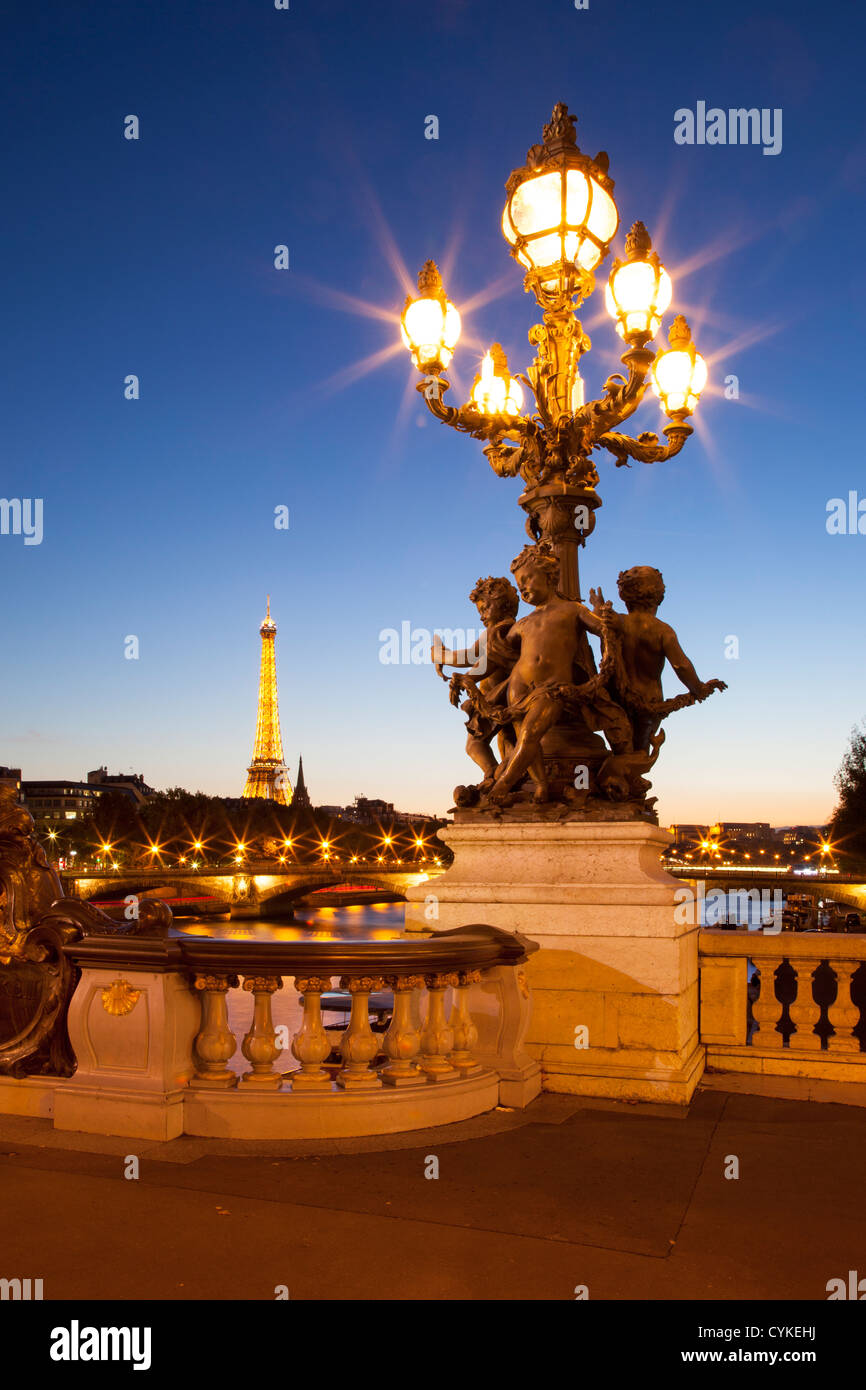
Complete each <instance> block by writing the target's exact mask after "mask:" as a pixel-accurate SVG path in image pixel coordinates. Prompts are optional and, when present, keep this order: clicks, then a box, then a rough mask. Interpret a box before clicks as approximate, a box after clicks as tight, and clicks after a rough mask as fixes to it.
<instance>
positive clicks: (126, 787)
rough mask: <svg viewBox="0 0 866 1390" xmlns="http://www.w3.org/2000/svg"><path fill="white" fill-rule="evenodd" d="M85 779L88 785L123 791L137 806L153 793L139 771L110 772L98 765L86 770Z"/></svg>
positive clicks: (110, 790) (108, 790)
mask: <svg viewBox="0 0 866 1390" xmlns="http://www.w3.org/2000/svg"><path fill="white" fill-rule="evenodd" d="M87 781H88V784H89V785H90V786H97V787H103V788H104V789H105V790H106V791H107V792H125V793H126V795H127V796H130V797H132V800H133V801H134V802H135V803H136V804H137V805H138V806H141V805H142V804H143V803H144V802H145V801H147V798H148V797H149V796H153V794H154V792H153V787H149V786H148V785H147V783H146V782H145V780H144V774H143V773H141V772H138V773H132V772H111V773H110V772H109V771H108V769H107V768H104V767H98V768H96V770H95V771H94V772H88V774H87Z"/></svg>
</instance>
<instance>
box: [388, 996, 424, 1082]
mask: <svg viewBox="0 0 866 1390" xmlns="http://www.w3.org/2000/svg"><path fill="white" fill-rule="evenodd" d="M387 984H388V988H389V989H392V990H393V991H394V1012H393V1014H392V1015H391V1026H390V1027H389V1029H388V1031H387V1033H386V1034H385V1037H384V1038H383V1040H382V1051H383V1052H384V1053H385V1056H386V1057H387V1058H388V1062H387V1065H386V1066H384V1067H382V1068H381V1069H380V1071H379V1075H380V1077H381V1078H382V1080H383V1081H384V1083H385V1085H386V1086H426V1085H427V1078H426V1076H425V1075H424V1073H423V1072H422V1071H420V1070H419V1067H418V1064H417V1062H416V1061H415V1058H416V1057H417V1056H418V1052H419V1051H420V1048H421V1032H420V1030H419V1029H418V1028H416V1027H415V1024H414V1021H413V1017H412V1003H413V998H414V993H415V990H416V989H423V987H424V976H423V975H392V976H390V978H389V979H388V981H387Z"/></svg>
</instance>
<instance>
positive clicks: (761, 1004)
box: [752, 956, 784, 1048]
mask: <svg viewBox="0 0 866 1390" xmlns="http://www.w3.org/2000/svg"><path fill="white" fill-rule="evenodd" d="M781 964H782V957H781V956H761V957H760V965H759V967H758V968H759V970H760V972H761V983H760V992H759V994H758V997H757V999H756V1000H755V1002H754V1004H753V1005H752V1018H753V1019H754V1020H755V1022H756V1023H757V1025H758V1027H757V1028H756V1030H755V1032H754V1033H753V1034H752V1047H765V1048H767V1047H773V1048H776V1047H781V1046H782V1045H783V1043H784V1039H783V1037H782V1034H781V1033H777V1032H776V1024H777V1023H778V1022H779V1019H780V1018H781V1017H782V1003H781V1000H779V999H777V998H776V983H775V981H776V970H777V968H778V966H780V965H781Z"/></svg>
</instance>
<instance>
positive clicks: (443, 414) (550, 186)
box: [400, 103, 707, 599]
mask: <svg viewBox="0 0 866 1390" xmlns="http://www.w3.org/2000/svg"><path fill="white" fill-rule="evenodd" d="M575 124H576V122H575V118H574V116H572V115H570V114H569V111H568V108H567V107H566V106H564V105H563V104H562V103H560V104H558V105H557V106H556V107H554V111H553V116H552V118H551V120H550V121H549V122H548V124H547V125H546V126H545V127H544V137H543V141H542V143H541V144H537V145H533V146H532V147H531V149H530V150H529V152H528V154H527V156H526V163H525V164H524V165H523V166H522V167H521V168H519V169H516V170H515V171H514V172H513V173H512V174H511V176H510V178H509V179H508V181H507V183H506V185H505V187H506V193H507V198H506V203H505V208H504V211H503V213H502V231H503V234H504V236H505V239H506V241H507V242H508V244H509V247H510V250H511V255H512V256H513V257H514V259H515V260H517V261H518V262H519V264H520V265H522V266H523V267H524V269H525V271H526V274H525V277H524V289H526V290H527V291H528V292H530V293H532V294H533V295H534V297H535V299H536V301H537V302H538V304H539V306H540V307H541V309H542V311H543V321H542V322H541V323H539V324H536V325H535V326H534V327H533V328H532V329H530V333H529V340H530V342H531V343H532V344H533V345H534V346H535V347H536V350H537V351H536V357H535V360H534V361H533V363H532V364H531V365H530V367H529V368H528V370H527V372H526V374H525V375H512V373H511V372H510V371H509V369H508V363H507V361H506V358H505V353H504V352H503V350H502V348H501V346H500V345H499V344H494V345H493V347H491V349H490V351H489V352H488V353H487V354H486V356H485V357H484V359H483V361H482V364H481V370H480V372H479V373H478V375H477V377H476V379H475V382H474V384H473V388H472V393H471V398H470V400H469V401H468V402H467V404H466V405H463V406H459V407H458V406H449V405H446V404H445V401H444V396H445V393H446V392H447V391H449V390H450V389H451V388H450V383H449V382H448V380H447V379H446V377H445V376H444V375H443V373H444V371H445V369H446V368H447V367H448V365H449V363H450V361H451V358H452V356H453V353H454V349H455V347H456V344H457V340H458V337H459V328H460V315H459V313H458V312H457V310H456V308H455V307H454V305H453V304H452V303H451V301H450V300H449V299H448V298H447V296H446V294H445V290H444V287H443V285H442V279H441V276H440V275H439V272H438V270H437V269H436V266H435V265H434V264H433V262H432V261H427V262H426V263H425V265H424V268H423V270H422V272H421V275H420V276H419V279H418V288H419V297H418V298H415V299H413V298H411V297H410V298H409V299H408V300H407V303H406V307H405V309H404V311H403V316H402V319H401V324H400V327H401V332H402V335H403V341H404V343H405V344H406V346H407V347H408V348H409V350H410V352H411V355H412V361H413V362H414V364H415V366H416V367H417V368H418V370H419V371H420V372H421V373H422V375H423V376H424V380H423V381H421V382H419V384H418V390H419V391H421V392H422V393H423V395H424V400H425V403H426V405H427V408H428V409H429V410H430V411H431V413H432V414H433V415H435V416H436V417H437V419H439V420H441V421H442V422H443V423H444V424H447V425H450V426H451V427H452V428H453V429H457V430H460V431H461V432H462V433H464V434H469V435H471V436H472V437H473V438H475V439H481V440H484V441H485V449H484V453H485V455H486V456H487V460H488V462H489V463H490V466H491V467H492V468H493V470H494V472H495V473H496V474H498V476H499V477H503V478H513V477H516V476H518V475H519V476H520V477H521V478H522V479H523V482H524V484H525V490H524V492H523V494H522V496H521V497H520V499H519V500H520V505H521V507H522V508H523V509H524V511H525V512H526V513H527V515H528V518H529V519H528V522H527V528H528V529H529V531H530V533H531V534H532V535H533V536H534V537H535V539H536V540H539V541H540V540H544V541H549V542H550V544H551V545H552V546H553V549H554V551H555V553H556V555H557V558H558V559H559V564H560V577H559V592H560V593H561V594H562V595H563V596H564V597H565V598H570V599H579V598H580V584H579V579H578V564H577V555H578V548H579V547H580V546H582V545H584V544H585V542H586V539H587V537H588V536H589V535H590V534H591V532H592V530H593V528H594V526H595V512H596V511H597V509H598V508H599V507H600V506H601V498H600V496H599V494H598V492H597V491H596V487H597V485H598V482H599V475H598V470H597V468H596V466H595V463H594V461H593V459H592V457H591V455H592V454H593V452H594V451H595V450H597V449H600V448H601V449H606V450H607V451H608V452H609V453H611V454H612V455H613V456H614V458H615V459H616V463H617V466H619V465H622V464H625V463H627V462H628V461H629V459H638V460H640V461H641V462H643V463H658V462H661V461H662V460H665V459H669V458H672V457H673V456H674V455H675V454H678V453H679V452H680V450H681V449H682V447H683V445H684V444H685V442H686V440H687V439H688V437H689V436H690V435H691V434H692V432H693V431H692V426H691V425H690V424H688V423H687V419H686V417H687V416H688V415H690V414H691V413H692V412H693V411H694V409H695V407H696V405H697V402H698V398H699V397H700V394H701V391H702V390H703V388H704V386H705V385H706V382H707V366H706V362H705V361H704V359H703V357H702V356H701V355H700V353H699V352H698V351H697V349H696V348H695V346H694V344H693V343H692V341H691V333H690V331H689V328H688V325H687V324H686V321H685V319H683V318H682V317H681V316H679V317H677V318H676V319H675V320H674V324H673V327H672V329H671V333H670V335H669V337H670V348H669V349H664V350H663V351H659V352H658V353H656V352H655V351H654V350H653V349H652V348H651V347H649V346H648V344H649V343H650V341H651V339H652V338H653V337H654V336H655V334H656V333H657V332H658V330H659V328H660V327H661V321H662V315H663V314H664V312H665V310H666V309H667V308H668V305H669V304H670V302H671V298H672V294H673V286H672V283H671V277H670V275H669V274H668V272H667V271H666V270H665V268H664V266H663V265H662V264H661V261H660V260H659V258H658V255H657V253H656V252H655V251H654V250H653V248H652V243H651V241H650V236H649V233H648V232H647V230H646V227H645V226H644V225H643V223H642V222H635V224H634V226H633V227H632V229H631V231H630V232H629V234H628V236H627V238H626V244H625V257H624V259H623V260H619V259H617V260H615V261H614V263H613V266H612V269H611V273H610V277H609V281H608V285H607V290H606V301H607V307H608V309H609V311H610V313H611V314H612V316H613V318H614V322H615V325H616V330H617V332H618V333H619V335H620V337H621V338H623V339H624V341H625V343H626V345H627V350H626V351H625V353H624V354H623V356H622V363H623V366H624V367H625V368H626V370H627V376H623V375H622V374H619V373H617V374H615V375H612V376H609V377H608V379H607V381H606V382H605V386H604V390H603V394H602V395H601V397H600V398H599V399H597V400H591V401H588V402H586V401H585V400H584V382H583V380H582V378H581V375H580V361H581V357H582V356H583V355H584V353H586V352H588V351H589V348H590V341H589V338H588V337H587V335H586V333H585V332H584V330H583V327H582V325H581V323H580V321H579V320H578V319H577V317H576V313H575V306H576V304H580V303H581V301H582V300H584V299H586V298H587V297H588V296H589V295H590V294H592V292H593V290H594V288H595V272H596V271H597V269H598V268H599V266H600V265H601V263H602V262H603V261H604V259H605V257H606V256H607V255H608V253H609V251H610V247H611V242H612V241H613V238H614V236H615V235H616V232H617V228H618V226H619V213H618V211H617V206H616V203H615V201H614V197H613V189H614V185H613V180H612V179H611V178H610V175H609V173H608V164H609V161H608V157H607V155H606V154H605V153H604V152H602V153H600V154H597V155H595V156H593V157H590V156H589V155H586V154H584V153H583V152H582V151H581V150H580V148H579V147H578V144H577V135H576V130H575ZM651 373H652V376H651V375H650V374H651ZM651 382H652V385H653V388H654V390H655V392H656V395H657V396H658V398H659V401H660V402H661V406H662V409H663V410H664V412H665V413H666V414H667V416H668V417H669V421H670V423H669V424H668V425H666V426H665V429H664V431H663V433H664V436H665V439H664V441H663V442H662V441H660V440H659V438H658V436H657V435H656V434H652V433H650V432H647V431H645V432H643V433H641V434H640V435H639V436H638V437H637V438H632V437H631V436H629V435H626V434H622V433H619V432H617V427H618V426H619V425H620V424H621V423H622V422H623V421H624V420H626V419H628V417H629V416H631V415H633V414H634V412H635V410H637V408H638V406H639V405H640V404H641V401H642V400H643V399H644V396H645V395H646V392H647V390H648V388H649V386H650V383H651ZM524 388H526V389H527V390H528V391H531V393H532V396H533V397H534V402H533V404H532V408H531V409H530V411H529V412H528V413H526V414H524V413H523V396H524Z"/></svg>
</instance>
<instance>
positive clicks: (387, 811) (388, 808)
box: [341, 796, 394, 825]
mask: <svg viewBox="0 0 866 1390" xmlns="http://www.w3.org/2000/svg"><path fill="white" fill-rule="evenodd" d="M341 814H342V815H344V816H345V818H346V819H347V820H353V821H357V822H358V824H359V825H375V824H376V822H377V821H382V820H393V819H394V803H393V801H382V800H381V799H380V798H379V797H366V796H356V797H355V802H354V805H352V806H345V807H344V808H343V810H342V812H341Z"/></svg>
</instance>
